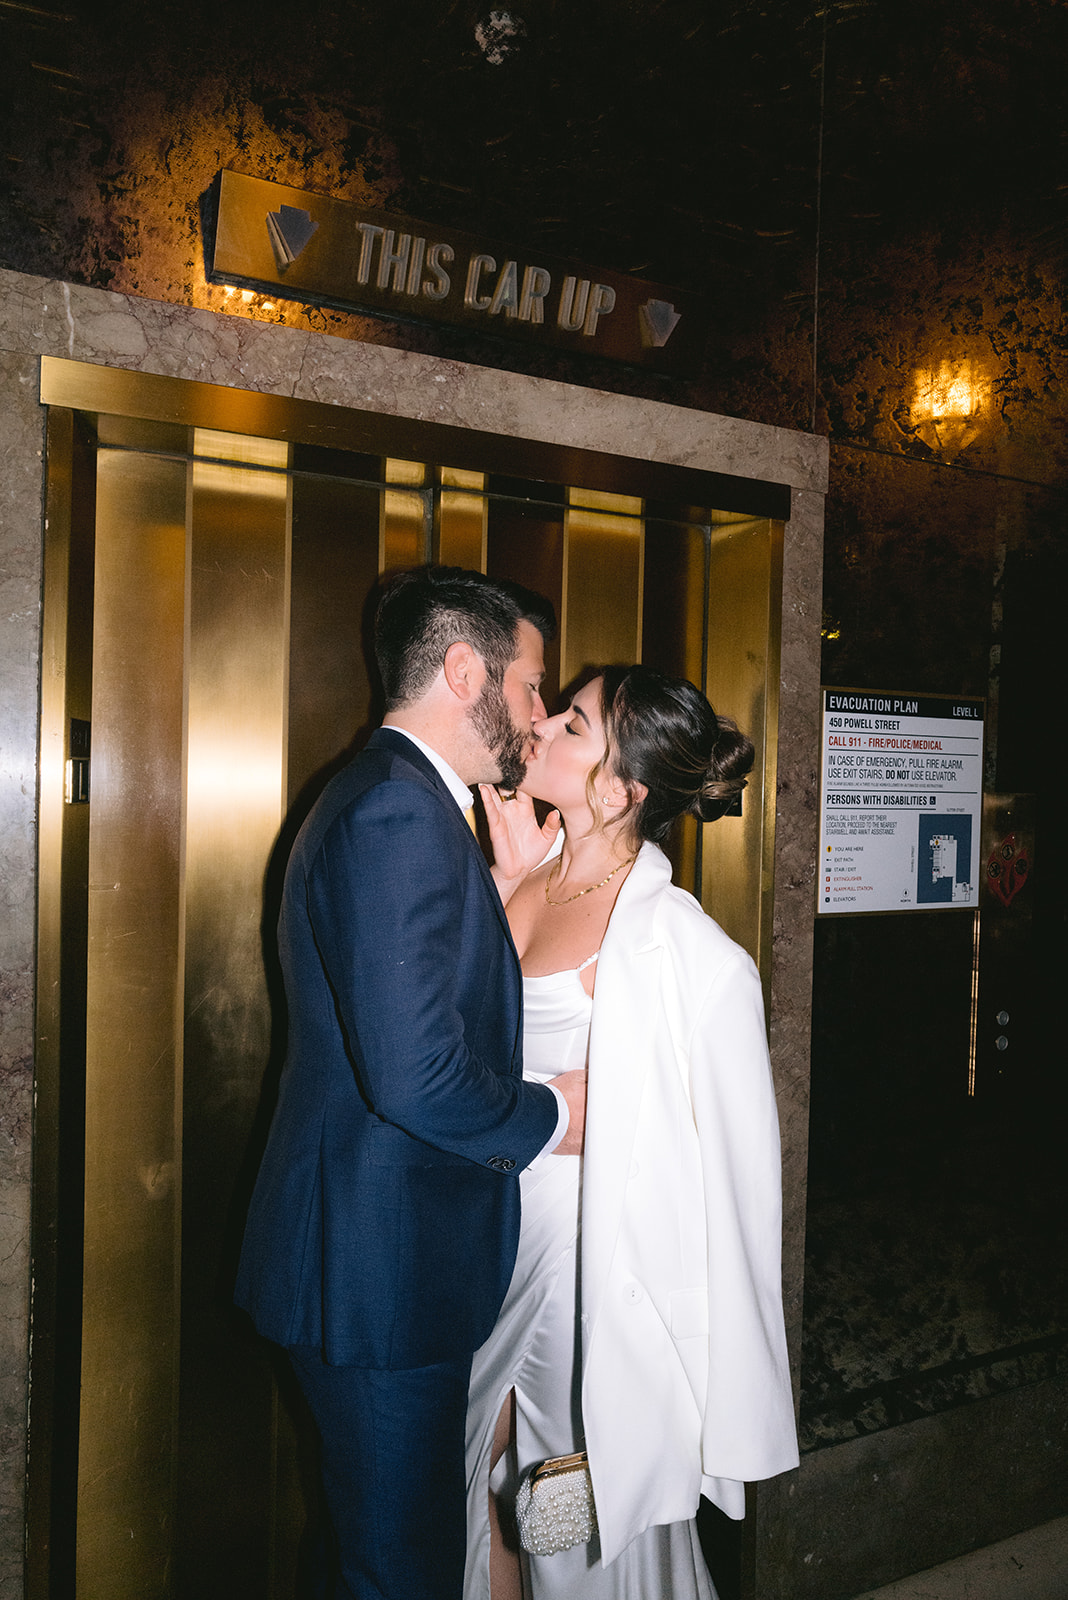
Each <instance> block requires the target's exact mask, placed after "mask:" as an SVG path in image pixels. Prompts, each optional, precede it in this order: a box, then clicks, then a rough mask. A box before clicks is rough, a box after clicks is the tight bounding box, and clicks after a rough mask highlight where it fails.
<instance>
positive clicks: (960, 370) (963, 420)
mask: <svg viewBox="0 0 1068 1600" xmlns="http://www.w3.org/2000/svg"><path fill="white" fill-rule="evenodd" d="M987 389H988V384H987V383H986V381H985V379H984V377H983V374H982V372H981V371H980V369H979V368H978V366H977V365H976V363H975V362H974V361H941V362H939V364H938V366H937V367H933V366H932V367H922V368H920V369H919V370H918V371H917V373H916V382H915V389H914V393H913V401H912V423H913V426H914V428H915V430H916V432H917V433H918V434H919V436H920V438H921V439H922V440H923V442H924V443H925V444H926V445H929V446H930V448H931V449H932V450H937V451H938V453H939V455H941V456H943V457H945V458H946V459H947V460H952V458H953V457H954V456H956V455H959V454H960V452H961V451H962V450H965V449H967V447H968V445H970V444H971V443H972V442H973V441H974V440H975V439H976V438H977V437H978V435H979V432H980V429H981V427H982V419H983V410H984V403H985V400H986V397H987Z"/></svg>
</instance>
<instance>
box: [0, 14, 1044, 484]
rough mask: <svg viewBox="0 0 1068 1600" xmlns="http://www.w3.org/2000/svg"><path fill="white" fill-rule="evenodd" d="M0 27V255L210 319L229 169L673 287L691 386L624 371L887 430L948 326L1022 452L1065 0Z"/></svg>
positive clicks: (674, 393)
mask: <svg viewBox="0 0 1068 1600" xmlns="http://www.w3.org/2000/svg"><path fill="white" fill-rule="evenodd" d="M491 15H492V16H495V17H497V18H498V21H497V22H496V23H494V22H493V21H491ZM502 17H503V18H504V20H503V22H502V21H500V20H499V19H500V18H502ZM0 28H2V29H3V47H2V51H0V75H2V76H0V106H2V108H3V110H4V112H5V120H4V122H3V126H2V130H0V158H2V159H0V178H2V180H3V186H4V187H3V193H2V194H0V265H4V266H8V267H12V268H15V269H17V270H21V271H26V272H32V273H37V274H41V275H46V276H57V277H63V278H66V279H69V280H71V281H74V282H85V283H90V284H94V285H98V286H100V287H109V288H113V289H118V290H122V291H124V292H130V293H134V294H143V295H148V296H150V297H152V298H157V299H163V300H168V299H170V300H179V301H184V302H186V303H194V304H202V305H209V306H212V307H213V308H215V309H218V308H219V306H218V304H217V302H216V300H214V299H213V298H212V295H211V292H210V289H209V287H207V286H205V283H204V273H203V262H202V245H201V215H200V202H201V197H202V196H203V195H204V193H205V191H206V190H207V189H208V188H209V186H210V184H211V181H212V179H213V178H214V176H215V174H216V173H217V172H218V170H219V169H220V168H222V167H231V168H233V169H235V170H238V171H243V172H248V173H251V174H253V175H255V176H259V177H264V178H272V179H275V180H276V181H279V182H283V183H289V184H293V185H295V186H297V187H301V188H307V189H317V190H320V191H323V192H326V193H330V194H334V195H336V196H338V197H341V198H346V199H350V200H354V201H358V202H363V203H367V204H372V205H378V206H382V207H386V208H389V209H392V210H395V211H399V212H403V213H407V214H408V215H410V216H414V217H418V218H421V219H424V220H426V221H428V222H435V221H436V222H438V223H439V224H442V225H450V226H453V227H458V228H464V229H468V230H472V231H476V230H477V231H478V232H480V233H481V234H482V235H483V236H484V237H489V238H491V239H493V238H496V239H501V240H505V241H508V242H509V243H510V244H511V246H512V247H514V248H515V249H517V250H518V249H523V248H532V247H537V246H540V247H541V248H543V249H545V250H546V251H550V252H554V253H558V254H561V255H566V256H570V257H573V258H576V257H577V258H579V259H581V260H584V261H588V262H589V263H590V264H591V265H598V266H604V267H608V268H614V269H617V270H623V271H632V272H636V273H638V274H640V275H643V276H646V277H650V278H654V279H657V280H659V281H662V282H665V283H668V284H671V283H674V284H677V285H679V286H680V287H683V288H689V289H695V290H698V291H700V292H701V294H702V295H703V296H704V297H705V300H706V302H707V304H708V305H709V306H710V307H711V309H712V318H711V321H712V333H711V336H710V345H709V358H708V363H707V369H706V373H705V377H704V379H703V380H702V381H700V382H698V383H697V384H696V385H691V386H690V387H689V388H688V389H680V388H678V387H676V388H674V389H672V388H671V387H670V386H668V387H665V386H664V384H663V383H662V382H659V383H658V380H656V379H654V378H653V377H649V378H648V379H647V380H644V379H643V380H640V382H639V384H638V386H639V387H642V386H644V388H645V389H646V391H647V392H653V393H663V394H666V395H668V396H669V397H673V398H677V399H679V400H681V401H682V403H688V404H699V405H705V406H708V407H709V408H710V409H714V410H727V411H735V412H739V413H741V414H744V415H748V416H753V417H755V418H758V419H760V420H767V421H775V422H782V423H785V424H787V425H790V426H802V427H820V428H822V427H826V428H828V429H829V430H830V431H831V432H832V434H835V435H837V436H839V437H844V436H850V437H864V438H867V439H869V440H871V441H873V442H876V443H878V444H880V446H883V447H890V448H902V447H908V448H912V447H913V446H914V445H915V439H914V438H911V437H910V436H908V434H907V429H906V430H905V432H903V431H902V417H903V416H904V412H903V410H902V407H903V406H904V405H905V403H906V402H905V391H904V389H903V388H902V384H901V382H900V381H898V382H897V385H896V388H895V378H894V373H895V371H898V370H900V371H903V370H904V366H905V365H907V364H908V363H909V362H914V361H916V360H919V359H920V358H921V356H922V357H923V359H934V357H935V354H936V353H937V351H936V347H938V348H941V345H942V344H944V343H945V341H946V340H947V339H950V338H954V337H956V336H957V335H958V334H959V335H960V337H961V338H964V339H966V340H967V339H971V340H972V341H973V344H975V343H976V341H978V345H981V347H982V354H983V356H984V359H986V357H987V356H990V358H991V360H992V361H993V363H994V366H993V368H992V376H991V382H992V383H994V384H995V385H1000V389H999V390H998V392H999V394H1001V395H1002V396H1003V399H1004V404H1005V406H1006V407H1008V408H1009V409H1010V410H1011V408H1012V407H1013V406H1014V407H1015V415H1016V417H1017V418H1019V417H1021V416H1022V415H1023V410H1024V409H1026V407H1027V406H1030V407H1031V409H1032V412H1033V413H1034V416H1035V417H1037V416H1038V408H1039V406H1040V405H1041V406H1042V407H1044V411H1043V420H1042V427H1041V428H1040V429H1039V430H1038V432H1035V430H1034V428H1032V434H1033V438H1032V439H1031V442H1030V443H1029V445H1028V449H1029V450H1030V451H1031V453H1032V455H1034V454H1035V453H1036V452H1041V451H1044V450H1046V449H1047V448H1048V447H1049V440H1050V437H1051V434H1050V426H1051V425H1050V424H1049V423H1048V413H1049V412H1050V403H1049V396H1050V394H1051V393H1052V392H1053V391H1054V390H1056V388H1057V385H1058V384H1059V383H1061V382H1063V370H1064V359H1065V346H1066V340H1068V334H1066V310H1065V303H1064V294H1063V288H1064V281H1065V277H1066V273H1065V255H1066V250H1065V245H1066V240H1068V227H1066V219H1068V190H1066V166H1068V163H1066V159H1065V158H1066V154H1068V151H1066V144H1068V138H1066V127H1068V118H1066V115H1065V102H1066V96H1065V94H1064V89H1063V83H1064V77H1065V68H1066V64H1068V6H1066V5H1065V4H1064V3H1063V0H941V3H940V0H896V3H895V4H893V5H891V4H889V3H888V0H831V3H829V4H828V5H827V6H825V7H823V8H820V7H818V6H817V5H815V4H812V3H810V0H766V3H763V4H761V3H756V0H754V3H748V4H743V3H739V0H659V3H658V0H642V3H640V4H639V3H633V0H582V3H581V4H578V3H568V4H565V3H563V0H517V4H516V6H515V8H514V9H510V10H504V8H500V9H499V10H498V11H496V12H493V13H492V14H491V10H490V8H489V7H488V6H483V5H474V4H470V3H468V0H453V3H452V4H449V3H448V0H444V3H441V0H437V3H430V0H390V3H386V0H376V3H375V4H373V5H372V4H368V3H349V4H346V3H343V0H335V3H332V4H320V5H315V4H312V5H307V6H305V7H304V8H303V9H300V8H297V7H292V6H289V7H286V8H282V7H280V6H276V5H266V6H265V5H263V4H262V3H253V0H233V3H230V4H227V5H213V6H208V5H206V4H204V3H203V0H191V3H185V4H183V3H180V0H157V3H156V4H154V5H152V6H147V5H145V4H144V0H69V3H66V4H63V3H62V0H42V3H41V4H39V5H30V4H24V3H21V0H0ZM253 314H261V313H260V312H259V311H258V310H257V311H254V312H253ZM274 315H275V316H276V318H281V317H285V318H286V319H288V320H294V318H295V317H297V315H298V314H297V313H296V312H295V311H294V310H293V309H292V308H289V309H282V310H279V311H276V312H275V313H274ZM305 322H306V325H309V326H321V327H329V328H330V329H331V331H338V332H341V333H343V334H346V335H347V336H354V335H355V336H359V337H371V338H386V339H391V340H393V341H394V342H409V343H410V342H416V343H418V341H419V340H420V339H422V340H423V345H424V346H425V347H426V348H434V349H436V350H438V351H439V352H441V353H443V354H449V355H459V356H462V357H464V358H466V359H473V360H486V361H489V362H491V363H492V362H494V361H500V362H502V363H503V364H513V365H519V366H524V365H525V366H527V367H530V368H531V369H532V370H540V371H545V372H560V373H562V372H563V369H562V368H560V367H559V364H558V363H557V364H555V365H554V363H553V362H552V361H551V360H550V359H549V358H545V360H544V361H542V362H541V363H540V364H539V361H538V360H537V359H535V358H533V357H528V356H526V355H515V354H512V353H509V352H508V351H506V350H498V349H497V348H496V347H493V348H491V347H490V346H489V345H486V346H485V347H483V346H481V345H479V344H478V343H477V342H472V341H471V340H470V339H468V340H467V341H466V342H460V341H459V340H455V339H453V340H451V339H450V336H449V335H448V334H447V333H441V334H438V335H435V336H434V337H433V338H432V339H431V338H430V336H425V337H424V335H422V334H421V333H419V332H418V331H416V332H414V333H413V332H411V331H405V330H399V331H398V330H393V331H390V330H388V329H384V328H383V326H382V325H381V324H378V325H375V326H373V327H367V326H364V325H361V326H360V327H358V328H357V327H356V325H355V324H354V323H353V322H352V319H349V323H346V322H345V321H344V319H343V318H334V319H333V320H331V319H330V318H329V317H327V318H326V319H324V318H323V317H322V316H321V315H319V314H316V315H315V316H314V317H313V316H311V315H310V314H309V315H308V316H307V317H306V318H305ZM1006 330H1007V331H1006ZM940 341H941V343H940ZM969 348H970V347H969ZM814 349H818V350H819V352H820V362H819V374H817V365H818V363H817V359H816V357H815V355H814V353H813V352H814ZM925 351H927V352H928V353H927V354H924V352H925ZM1058 372H1059V373H1060V374H1061V375H1062V376H1061V377H1058ZM565 375H566V374H565ZM589 381H593V382H595V383H598V384H600V385H602V386H606V387H613V386H619V385H620V384H631V383H632V382H633V380H632V378H628V377H626V376H623V377H621V376H620V375H619V374H617V373H615V372H612V371H609V370H607V369H604V370H596V369H594V370H592V375H591V378H590V380H589ZM1058 426H1059V429H1060V431H1059V433H1058V434H1057V439H1059V440H1060V443H1059V445H1057V448H1058V449H1059V450H1060V451H1061V452H1062V453H1063V452H1064V450H1065V448H1066V447H1065V443H1064V439H1063V434H1064V428H1063V426H1060V425H1058ZM1054 431H1055V432H1056V430H1054ZM1040 435H1041V438H1040ZM1057 439H1055V440H1054V444H1057ZM916 447H917V448H919V446H918V445H917V446H916Z"/></svg>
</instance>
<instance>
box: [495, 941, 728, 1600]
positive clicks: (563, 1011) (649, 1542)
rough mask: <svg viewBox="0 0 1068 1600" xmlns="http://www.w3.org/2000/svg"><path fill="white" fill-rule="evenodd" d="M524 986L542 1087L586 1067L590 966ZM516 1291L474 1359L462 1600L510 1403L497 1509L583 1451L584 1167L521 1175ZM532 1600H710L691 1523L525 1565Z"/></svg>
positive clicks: (528, 1042) (528, 1055)
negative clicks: (607, 1554)
mask: <svg viewBox="0 0 1068 1600" xmlns="http://www.w3.org/2000/svg"><path fill="white" fill-rule="evenodd" d="M596 959H597V956H596V955H593V956H591V957H590V959H589V961H585V962H583V964H582V966H581V967H578V968H574V969H572V970H570V971H567V972H557V973H552V974H550V975H548V976H546V977H540V978H524V979H523V1006H524V1035H523V1053H524V1076H525V1077H527V1078H532V1079H535V1080H536V1081H537V1082H539V1083H547V1082H548V1081H549V1080H550V1079H551V1078H554V1077H557V1076H558V1075H559V1074H560V1073H563V1072H570V1071H571V1070H572V1069H574V1068H577V1067H584V1066H585V1065H586V1057H587V1048H588V1044H589V1032H590V1014H591V1011H592V1005H593V1002H592V1000H591V999H590V996H589V995H588V994H587V993H586V991H585V989H584V988H583V987H582V982H581V978H580V974H581V972H582V971H583V969H584V968H585V967H587V966H590V965H592V963H593V962H594V961H596ZM520 1183H521V1185H522V1195H523V1210H522V1226H521V1230H520V1236H519V1252H518V1255H517V1257H516V1264H515V1270H514V1272H513V1274H512V1281H511V1284H510V1285H509V1289H508V1293H507V1295H506V1297H505V1301H504V1305H503V1306H502V1307H501V1312H500V1315H499V1317H498V1318H497V1323H496V1326H495V1328H494V1330H493V1332H492V1333H491V1334H490V1337H489V1338H488V1339H487V1340H486V1343H485V1344H484V1345H483V1346H482V1348H481V1349H480V1350H478V1351H476V1353H475V1358H474V1364H473V1367H472V1373H471V1389H470V1396H469V1400H468V1413H467V1573H466V1578H465V1583H464V1600H489V1593H490V1589H489V1518H488V1509H487V1508H488V1490H489V1483H490V1452H491V1447H492V1442H493V1433H494V1428H495V1426H496V1422H497V1418H498V1416H499V1415H500V1411H501V1407H502V1406H503V1404H504V1402H505V1400H506V1398H507V1396H508V1392H509V1390H510V1389H513V1388H514V1390H515V1393H516V1450H515V1454H514V1456H513V1455H512V1452H511V1451H508V1452H506V1453H505V1455H504V1457H502V1459H501V1461H500V1462H498V1464H497V1467H496V1469H495V1470H494V1473H493V1487H494V1490H495V1492H497V1494H498V1495H499V1496H500V1498H501V1501H502V1504H504V1505H507V1503H508V1502H509V1501H510V1500H513V1499H514V1495H515V1486H516V1483H517V1481H518V1478H519V1475H520V1474H521V1473H522V1472H523V1471H525V1469H526V1468H527V1467H529V1466H531V1465H533V1464H534V1463H535V1462H539V1461H544V1460H545V1459H546V1457H548V1456H559V1455H568V1454H570V1452H571V1451H573V1450H581V1449H582V1448H583V1446H584V1439H583V1429H582V1409H581V1400H580V1389H581V1350H580V1340H579V1328H580V1311H581V1287H580V1284H579V1249H578V1239H579V1226H580V1209H581V1157H579V1156H557V1155H544V1156H539V1157H538V1158H537V1159H536V1160H535V1161H534V1162H532V1163H531V1165H530V1166H529V1167H528V1168H527V1170H526V1171H525V1172H524V1173H523V1174H522V1176H521V1179H520ZM523 1561H524V1565H525V1568H526V1577H525V1582H526V1585H527V1588H528V1590H529V1593H530V1595H531V1596H532V1600H667V1597H669V1596H670V1600H716V1594H715V1590H714V1588H713V1586H712V1582H711V1580H710V1578H709V1576H708V1571H707V1568H706V1567H705V1563H704V1558H703V1557H702V1555H701V1549H700V1546H699V1544H698V1541H697V1529H696V1525H695V1524H694V1523H693V1522H692V1521H690V1522H677V1523H672V1524H671V1525H670V1526H667V1527H659V1528H649V1529H648V1530H646V1532H645V1533H642V1534H640V1535H639V1536H638V1537H637V1538H636V1539H635V1540H634V1541H633V1542H632V1543H631V1544H630V1545H628V1546H627V1548H626V1549H625V1550H624V1551H623V1553H622V1555H620V1556H619V1557H618V1559H617V1560H615V1561H614V1562H612V1564H611V1566H608V1567H605V1566H603V1565H602V1564H601V1559H600V1550H599V1547H598V1544H597V1540H596V1538H594V1540H593V1541H592V1542H591V1543H590V1544H587V1545H578V1546H576V1547H575V1548H574V1549H571V1550H561V1551H559V1552H558V1553H557V1554H556V1555H552V1556H527V1555H525V1554H524V1556H523Z"/></svg>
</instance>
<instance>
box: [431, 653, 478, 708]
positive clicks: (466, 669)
mask: <svg viewBox="0 0 1068 1600" xmlns="http://www.w3.org/2000/svg"><path fill="white" fill-rule="evenodd" d="M442 670H443V672H444V674H445V682H446V684H447V685H448V688H449V690H450V691H451V693H452V694H454V695H455V696H456V698H457V700H462V701H463V702H464V704H465V705H471V704H473V702H474V701H476V700H477V699H478V697H479V695H480V694H481V693H482V685H483V684H484V683H485V681H486V663H485V662H484V661H483V659H482V657H481V656H480V655H479V653H478V651H477V650H476V649H475V648H474V646H473V645H470V644H467V643H466V641H465V640H463V639H458V640H457V641H456V642H455V644H450V646H449V648H448V649H447V650H446V652H445V660H444V662H443V663H442Z"/></svg>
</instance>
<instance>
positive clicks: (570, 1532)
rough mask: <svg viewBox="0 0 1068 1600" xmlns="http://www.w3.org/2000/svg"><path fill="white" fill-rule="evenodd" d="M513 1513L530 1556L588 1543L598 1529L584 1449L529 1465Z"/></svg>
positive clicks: (551, 1553)
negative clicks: (535, 1465)
mask: <svg viewBox="0 0 1068 1600" xmlns="http://www.w3.org/2000/svg"><path fill="white" fill-rule="evenodd" d="M515 1515H516V1522H517V1523H518V1525H519V1542H520V1544H521V1545H522V1546H523V1549H524V1550H528V1551H529V1552H530V1553H531V1555H535V1556H552V1555H555V1554H556V1553H557V1551H558V1550H570V1549H571V1547H572V1546H573V1545H576V1544H587V1543H588V1542H589V1540H590V1539H592V1538H593V1535H594V1534H595V1533H596V1531H597V1511H596V1508H595V1507H594V1504H593V1485H592V1484H591V1483H590V1464H589V1461H588V1460H587V1457H586V1452H585V1450H577V1451H576V1452H575V1454H574V1455H570V1456H551V1457H550V1459H549V1460H548V1461H543V1462H542V1463H541V1464H540V1466H537V1467H530V1468H529V1469H528V1470H527V1471H526V1472H525V1473H524V1474H523V1476H522V1478H521V1479H520V1483H519V1490H518V1493H517V1495H516V1502H515Z"/></svg>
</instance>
